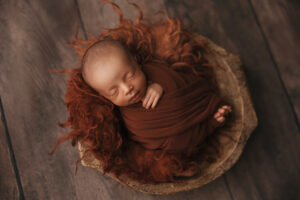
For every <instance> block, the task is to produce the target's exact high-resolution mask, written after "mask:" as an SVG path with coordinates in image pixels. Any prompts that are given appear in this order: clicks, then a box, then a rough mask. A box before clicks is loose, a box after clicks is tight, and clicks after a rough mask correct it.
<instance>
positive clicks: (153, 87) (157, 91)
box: [142, 81, 164, 109]
mask: <svg viewBox="0 0 300 200" xmlns="http://www.w3.org/2000/svg"><path fill="white" fill-rule="evenodd" d="M163 92H164V90H163V88H162V86H161V85H159V84H158V83H152V82H151V81H149V82H148V87H147V91H146V95H145V96H144V98H143V99H142V102H143V107H145V108H146V109H149V107H150V106H151V108H154V107H155V106H156V104H157V103H158V100H159V99H160V97H161V96H162V95H163Z"/></svg>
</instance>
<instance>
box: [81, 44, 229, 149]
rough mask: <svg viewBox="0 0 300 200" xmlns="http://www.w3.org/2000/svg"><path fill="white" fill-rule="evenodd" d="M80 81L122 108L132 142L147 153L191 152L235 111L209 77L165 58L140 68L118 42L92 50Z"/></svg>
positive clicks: (85, 59) (88, 51) (83, 67)
mask: <svg viewBox="0 0 300 200" xmlns="http://www.w3.org/2000/svg"><path fill="white" fill-rule="evenodd" d="M82 77H83V79H84V81H85V82H86V83H87V84H88V85H89V86H90V87H91V88H93V89H94V90H95V91H97V92H98V94H99V95H102V96H103V97H105V98H106V99H108V100H109V101H111V102H112V103H113V104H114V105H116V106H117V107H118V108H119V110H120V112H121V114H122V117H123V120H124V122H125V125H126V127H127V129H128V132H129V136H130V138H131V139H133V140H134V141H136V142H139V143H140V144H142V145H143V146H144V147H145V148H147V149H162V150H166V151H169V152H173V153H180V152H181V153H182V152H186V153H191V152H192V151H193V150H195V148H196V147H197V146H198V145H200V143H201V142H203V140H204V139H205V137H206V136H207V135H209V134H210V133H212V132H213V131H214V129H215V128H217V127H220V126H222V125H223V124H224V123H225V119H226V115H227V114H228V113H229V112H231V111H232V110H231V107H230V106H229V105H226V104H225V103H223V104H222V101H221V98H220V97H219V96H217V95H215V94H214V93H213V92H212V90H211V89H210V87H209V86H208V85H207V84H205V83H206V82H207V81H205V79H201V78H200V77H198V76H196V75H194V74H192V73H187V72H185V73H184V72H178V71H175V70H173V69H171V68H170V67H168V65H167V63H165V62H164V61H162V60H155V59H152V60H151V61H150V62H149V63H145V64H142V65H140V64H138V63H137V61H136V59H135V56H134V55H132V53H131V52H129V50H128V49H127V48H126V46H125V45H123V44H122V43H121V42H119V41H117V40H103V41H100V42H96V43H95V44H93V45H92V46H91V47H89V49H88V50H87V51H86V53H85V55H84V57H83V59H82ZM206 85H207V86H206ZM204 86H205V87H204ZM212 114H213V115H212Z"/></svg>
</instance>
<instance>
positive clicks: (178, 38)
mask: <svg viewBox="0 0 300 200" xmlns="http://www.w3.org/2000/svg"><path fill="white" fill-rule="evenodd" d="M106 3H108V4H110V5H111V6H112V8H113V9H114V11H115V12H116V13H117V14H118V16H119V27H117V28H112V29H106V30H105V31H104V32H102V33H101V34H99V35H98V36H96V37H95V36H92V37H91V38H90V39H87V40H84V39H78V38H77V33H78V31H77V33H76V36H75V39H74V40H73V41H72V42H70V43H69V44H70V45H72V46H73V47H74V48H75V50H76V52H77V53H78V57H79V59H80V60H81V66H79V67H78V68H74V69H66V70H61V71H60V70H55V69H50V70H51V71H54V72H57V73H71V77H70V79H69V81H68V83H67V90H66V94H65V104H66V107H67V109H68V112H69V116H68V119H67V121H66V122H64V123H59V126H61V127H63V128H65V127H67V126H71V128H72V129H71V131H70V132H68V133H67V134H65V135H63V136H62V137H60V138H59V139H58V140H57V142H56V144H55V146H54V148H53V150H52V151H51V153H50V154H51V155H52V154H53V153H54V151H55V149H56V147H57V146H58V145H59V144H60V143H62V142H64V141H66V140H68V139H71V144H72V146H75V144H76V143H77V142H78V141H79V140H80V141H83V142H85V143H87V144H88V145H89V148H88V149H86V151H85V152H84V154H83V156H82V157H81V158H80V159H79V160H77V162H76V170H75V174H76V173H77V165H78V163H79V162H80V161H81V160H82V159H83V158H84V157H85V156H86V153H87V152H91V153H92V154H93V155H94V156H95V158H96V159H98V160H99V161H100V162H101V163H102V164H103V171H104V174H105V173H107V172H110V173H113V174H115V175H116V176H117V178H119V176H120V175H123V176H127V177H128V178H131V179H134V180H136V181H139V182H141V183H152V184H154V183H162V182H170V181H171V182H180V180H177V179H175V178H174V173H175V172H182V171H189V170H195V169H197V162H196V161H195V160H194V158H195V157H193V159H192V157H187V156H185V155H184V154H180V155H179V154H170V153H165V152H163V153H162V152H161V151H160V150H148V149H145V148H143V147H142V146H140V145H139V144H138V143H136V142H134V141H132V140H130V139H128V137H127V134H126V129H125V127H124V124H123V122H122V118H121V116H120V113H119V111H118V109H117V107H116V106H115V105H114V104H112V103H111V102H110V101H109V100H107V99H106V98H104V97H103V96H100V95H99V94H98V93H97V92H96V91H95V90H94V89H93V88H91V87H90V86H89V85H87V84H86V83H85V81H84V80H83V77H82V61H83V58H84V55H85V53H86V52H87V50H88V49H89V48H90V47H91V46H92V45H93V44H95V43H96V42H99V41H102V40H118V41H120V42H121V43H122V44H124V45H126V47H128V50H129V51H130V53H131V54H132V55H134V56H135V59H136V60H137V62H138V63H139V64H143V63H146V62H148V61H150V60H151V59H162V60H164V61H167V62H168V64H169V66H170V67H172V68H173V69H174V70H178V71H180V70H187V69H189V70H192V71H193V73H195V74H197V75H202V76H203V75H204V74H205V73H206V75H207V76H208V77H212V76H211V71H210V70H203V69H209V68H211V67H212V66H215V65H212V64H209V63H208V62H207V60H206V59H204V57H203V56H202V55H203V51H206V50H207V47H206V45H207V44H206V43H205V42H204V41H201V40H199V39H198V38H196V37H193V33H192V32H191V31H188V30H185V29H184V28H183V25H182V23H181V21H180V20H179V19H178V18H176V17H175V18H170V17H169V16H168V15H167V14H166V13H165V12H159V13H160V14H164V16H165V19H160V20H157V21H156V22H155V23H150V22H149V21H147V23H143V22H144V21H143V22H142V20H143V14H142V11H141V9H140V8H139V7H138V6H137V5H136V4H134V3H130V4H132V5H133V6H134V7H135V8H136V9H137V10H138V11H139V17H138V18H137V19H136V22H135V23H133V22H132V21H130V20H125V19H123V14H122V11H121V9H120V8H119V6H118V5H116V4H115V3H112V2H109V1H106ZM196 66H197V67H196ZM199 66H201V67H199ZM211 80H212V84H214V83H215V82H214V81H215V80H214V79H211Z"/></svg>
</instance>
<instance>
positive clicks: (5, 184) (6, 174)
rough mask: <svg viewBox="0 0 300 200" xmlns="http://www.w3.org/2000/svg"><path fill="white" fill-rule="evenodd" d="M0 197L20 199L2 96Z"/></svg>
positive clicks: (0, 115)
mask: <svg viewBox="0 0 300 200" xmlns="http://www.w3.org/2000/svg"><path fill="white" fill-rule="evenodd" d="M0 118H1V121H0V199H20V198H19V197H20V195H19V189H18V184H17V181H16V176H15V172H14V166H13V164H12V162H11V153H10V150H9V146H10V145H9V144H8V142H9V140H8V139H7V130H6V129H5V117H4V112H3V106H2V101H1V98H0Z"/></svg>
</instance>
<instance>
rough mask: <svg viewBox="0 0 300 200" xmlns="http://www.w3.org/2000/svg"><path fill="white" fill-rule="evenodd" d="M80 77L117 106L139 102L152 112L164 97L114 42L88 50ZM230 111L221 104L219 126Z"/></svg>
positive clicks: (122, 48) (158, 88)
mask: <svg viewBox="0 0 300 200" xmlns="http://www.w3.org/2000/svg"><path fill="white" fill-rule="evenodd" d="M82 77H83V79H84V81H85V82H86V83H87V84H88V85H89V86H90V87H92V88H93V89H94V90H95V91H97V92H98V93H99V94H100V95H102V96H103V97H105V98H106V99H108V100H110V101H111V102H112V103H113V104H114V105H116V106H119V107H122V106H129V105H132V104H136V103H138V102H140V101H142V106H143V107H144V108H145V109H150V108H151V109H154V108H155V107H156V105H157V104H158V102H159V100H160V99H161V97H162V95H163V94H164V89H163V88H162V86H161V85H160V84H158V83H155V82H152V81H151V80H147V77H146V76H145V74H144V72H143V71H142V69H141V67H140V66H139V64H138V63H137V62H136V60H135V58H134V57H133V55H131V54H130V52H129V51H128V50H127V48H126V47H125V46H124V45H122V44H121V43H120V42H118V41H116V40H107V41H100V42H97V43H95V44H94V45H92V46H91V47H90V48H89V49H88V50H87V52H86V54H85V55H84V57H83V61H82ZM231 111H232V110H231V107H230V106H229V105H223V106H222V107H220V108H219V109H218V111H217V112H216V113H215V114H214V118H215V119H216V121H217V122H219V123H220V126H221V125H222V124H224V122H225V117H226V115H227V114H228V113H229V112H231Z"/></svg>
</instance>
